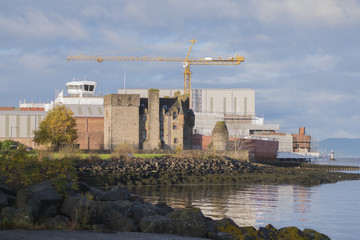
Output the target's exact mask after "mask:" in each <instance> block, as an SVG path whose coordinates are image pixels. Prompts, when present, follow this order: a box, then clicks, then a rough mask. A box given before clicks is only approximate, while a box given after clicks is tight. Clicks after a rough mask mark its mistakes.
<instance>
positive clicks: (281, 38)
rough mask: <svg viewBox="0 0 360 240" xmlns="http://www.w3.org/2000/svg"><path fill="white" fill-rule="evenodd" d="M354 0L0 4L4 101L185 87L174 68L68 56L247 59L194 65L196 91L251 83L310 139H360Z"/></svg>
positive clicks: (264, 111)
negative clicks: (76, 82) (89, 89)
mask: <svg viewBox="0 0 360 240" xmlns="http://www.w3.org/2000/svg"><path fill="white" fill-rule="evenodd" d="M359 31H360V1H356V0H346V1H343V0H296V1H294V0H238V1H235V0H196V1H193V0H181V1H180V0H167V1H166V0H156V1H155V0H153V1H150V0H121V1H120V0H103V1H95V0H71V1H70V0H62V1H55V0H53V1H51V0H32V1H26V0H12V1H7V0H0V84H1V87H0V106H18V105H19V101H20V100H21V101H23V100H26V101H27V102H40V101H41V102H49V101H51V100H54V97H55V91H57V90H61V89H64V88H65V83H66V82H68V81H71V80H72V79H73V78H75V79H84V78H86V79H87V80H94V81H96V82H97V83H98V87H97V92H99V93H102V94H108V93H117V89H119V88H123V79H124V74H125V75H126V87H127V88H183V66H182V63H181V62H125V61H106V62H103V63H101V64H100V63H97V62H96V61H67V60H66V59H67V57H68V56H72V55H80V54H84V55H105V56H153V57H156V56H160V57H185V56H186V54H187V52H188V50H189V47H190V42H189V40H191V39H196V40H197V43H195V45H194V47H193V48H192V51H191V54H190V57H192V58H196V57H213V58H217V57H222V58H228V57H234V56H235V55H236V54H239V55H240V56H244V57H245V62H244V63H241V64H240V65H235V66H192V68H191V70H192V88H250V89H254V90H255V96H256V113H257V115H258V116H260V117H264V119H265V123H279V124H280V128H281V130H282V131H284V132H289V133H294V132H296V131H297V129H298V127H301V126H305V127H306V129H307V133H309V134H312V136H313V138H314V139H317V140H323V139H326V138H340V137H349V138H359V137H360V111H359V108H360V107H359V106H360V82H359V80H360V66H359V63H360V33H359Z"/></svg>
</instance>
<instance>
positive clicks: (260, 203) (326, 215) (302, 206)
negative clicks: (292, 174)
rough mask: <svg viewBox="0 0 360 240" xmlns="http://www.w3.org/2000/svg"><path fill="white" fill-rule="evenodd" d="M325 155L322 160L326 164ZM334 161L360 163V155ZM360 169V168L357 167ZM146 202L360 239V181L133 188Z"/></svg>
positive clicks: (239, 221)
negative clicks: (359, 231)
mask: <svg viewBox="0 0 360 240" xmlns="http://www.w3.org/2000/svg"><path fill="white" fill-rule="evenodd" d="M320 161H322V160H321V159H320V160H319V163H321V162H320ZM331 164H338V165H351V166H360V159H337V160H336V161H333V162H331ZM351 172H352V173H360V170H359V171H351ZM130 190H131V191H132V192H133V193H136V194H138V195H139V196H142V197H143V198H144V199H145V200H147V201H150V202H153V203H156V202H160V201H162V202H166V203H168V204H169V205H170V206H172V207H174V208H181V207H199V208H200V209H201V210H202V212H203V213H204V214H205V216H207V217H211V218H213V219H221V218H223V217H230V218H232V219H233V220H234V221H235V222H236V223H237V224H238V225H240V226H247V225H252V226H255V227H260V226H262V227H263V226H265V225H266V224H269V223H271V224H273V225H274V226H275V227H276V228H281V227H286V226H297V227H299V228H300V229H304V228H312V229H315V230H317V231H319V232H322V233H325V234H327V235H328V236H329V237H330V238H331V239H332V240H336V239H341V240H342V239H347V240H350V239H351V240H355V239H356V240H357V239H359V238H358V229H360V222H359V220H358V218H359V216H360V201H359V199H360V181H343V182H338V183H335V184H323V185H319V186H314V187H302V186H294V185H245V186H244V185H185V186H143V187H134V188H133V189H130Z"/></svg>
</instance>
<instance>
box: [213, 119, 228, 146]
mask: <svg viewBox="0 0 360 240" xmlns="http://www.w3.org/2000/svg"><path fill="white" fill-rule="evenodd" d="M211 136H212V144H213V149H214V150H217V151H224V150H226V145H227V142H228V140H229V131H228V129H227V127H226V123H225V122H224V121H218V122H217V123H216V124H215V127H214V129H213V130H212V132H211Z"/></svg>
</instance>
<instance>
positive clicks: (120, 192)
mask: <svg viewBox="0 0 360 240" xmlns="http://www.w3.org/2000/svg"><path fill="white" fill-rule="evenodd" d="M129 197H130V192H129V191H128V190H127V189H126V188H122V187H115V188H112V189H111V190H109V191H107V192H105V193H104V195H103V196H102V197H101V201H116V200H128V199H129Z"/></svg>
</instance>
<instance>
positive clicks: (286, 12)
mask: <svg viewBox="0 0 360 240" xmlns="http://www.w3.org/2000/svg"><path fill="white" fill-rule="evenodd" d="M253 3H254V5H253V6H254V8H253V9H254V14H255V16H256V18H257V19H258V20H260V21H261V22H263V23H265V24H274V23H278V24H281V25H286V24H289V23H295V24H298V25H304V26H312V27H318V26H340V25H349V24H356V23H358V22H359V21H360V6H359V3H358V1H355V0H348V1H342V0H298V1H293V0H275V1H267V0H255V1H253Z"/></svg>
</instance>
